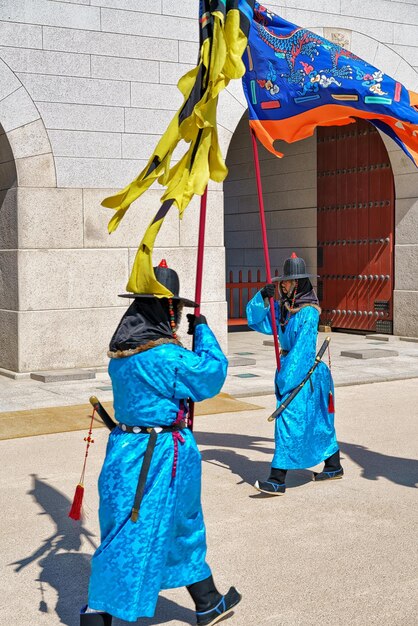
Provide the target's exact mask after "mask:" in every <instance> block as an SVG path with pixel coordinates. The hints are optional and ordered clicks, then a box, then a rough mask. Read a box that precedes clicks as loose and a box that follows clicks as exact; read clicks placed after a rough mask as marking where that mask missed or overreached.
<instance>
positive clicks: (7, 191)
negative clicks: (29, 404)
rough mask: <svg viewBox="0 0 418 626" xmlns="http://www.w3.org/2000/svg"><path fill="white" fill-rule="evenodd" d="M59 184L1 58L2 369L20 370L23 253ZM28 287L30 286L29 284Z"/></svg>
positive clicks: (36, 121)
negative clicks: (45, 202)
mask: <svg viewBox="0 0 418 626" xmlns="http://www.w3.org/2000/svg"><path fill="white" fill-rule="evenodd" d="M54 188H56V175H55V165H54V158H53V155H52V150H51V145H50V142H49V138H48V135H47V132H46V129H45V126H44V124H43V121H42V120H41V117H40V114H39V111H38V109H37V108H36V106H35V104H34V103H33V101H32V99H31V97H30V96H29V94H28V92H27V91H26V89H25V88H24V87H23V85H22V83H21V82H20V80H19V79H18V78H17V76H16V75H15V74H14V72H13V71H12V70H11V69H10V68H9V67H8V65H7V64H6V63H5V62H4V61H2V60H1V59H0V345H1V346H2V349H1V354H0V368H3V369H5V370H12V371H19V369H20V362H19V353H20V350H19V324H20V312H21V310H22V299H23V300H24V299H25V294H24V293H22V289H24V285H22V284H20V281H19V266H20V261H21V259H20V256H21V254H22V251H23V250H24V249H28V248H31V247H36V246H37V245H38V244H37V242H36V239H37V237H38V235H39V232H40V231H41V230H43V231H45V230H46V231H47V230H48V228H45V223H41V225H40V227H38V228H37V226H36V224H37V223H39V222H38V220H39V218H40V219H41V222H42V206H43V203H42V200H41V198H40V194H45V193H47V194H53V193H54ZM26 288H27V289H28V288H29V289H30V287H29V286H26Z"/></svg>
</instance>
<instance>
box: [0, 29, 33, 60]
mask: <svg viewBox="0 0 418 626" xmlns="http://www.w3.org/2000/svg"><path fill="white" fill-rule="evenodd" d="M0 41H1V45H2V46H14V47H16V48H18V47H22V48H42V26H34V25H32V24H16V23H13V22H2V21H0ZM0 56H1V55H0Z"/></svg>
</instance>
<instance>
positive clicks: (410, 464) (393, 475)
mask: <svg viewBox="0 0 418 626" xmlns="http://www.w3.org/2000/svg"><path fill="white" fill-rule="evenodd" d="M340 448H341V450H342V452H344V454H346V455H348V456H349V457H350V459H351V460H352V461H354V463H356V464H357V465H359V466H360V467H362V468H363V469H362V474H361V476H362V478H367V480H379V478H386V479H387V480H390V481H391V482H392V483H395V484H397V485H402V486H403V487H413V488H416V487H417V486H418V460H416V459H404V458H402V457H397V456H389V455H388V454H381V453H380V452H374V451H373V450H369V449H368V448H366V447H365V446H360V445H357V444H355V443H343V442H341V443H340Z"/></svg>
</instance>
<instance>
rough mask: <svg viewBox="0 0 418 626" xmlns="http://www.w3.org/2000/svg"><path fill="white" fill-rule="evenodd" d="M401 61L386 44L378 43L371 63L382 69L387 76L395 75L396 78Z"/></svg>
mask: <svg viewBox="0 0 418 626" xmlns="http://www.w3.org/2000/svg"><path fill="white" fill-rule="evenodd" d="M401 62H402V59H401V57H400V56H399V55H398V54H396V52H394V51H393V50H392V49H391V48H389V47H388V46H384V45H383V44H381V43H379V45H378V46H377V50H376V55H375V57H374V59H373V63H372V65H374V66H376V67H377V68H378V69H379V70H382V72H384V73H385V74H387V75H388V76H391V77H392V78H394V77H396V80H398V68H399V66H400V64H401Z"/></svg>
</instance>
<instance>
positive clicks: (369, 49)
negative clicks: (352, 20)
mask: <svg viewBox="0 0 418 626" xmlns="http://www.w3.org/2000/svg"><path fill="white" fill-rule="evenodd" d="M378 46H379V42H378V41H376V39H372V38H371V37H367V35H363V34H362V33H358V32H356V31H355V30H354V31H352V33H351V52H353V53H354V54H357V55H358V56H359V57H360V58H361V59H364V60H365V61H366V62H367V63H370V65H374V60H375V58H376V53H377V49H378Z"/></svg>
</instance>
